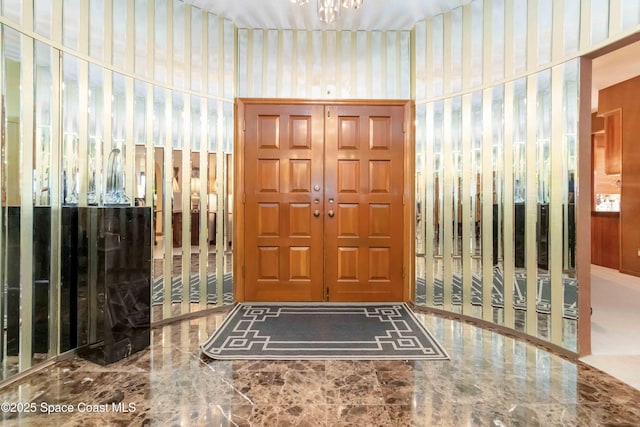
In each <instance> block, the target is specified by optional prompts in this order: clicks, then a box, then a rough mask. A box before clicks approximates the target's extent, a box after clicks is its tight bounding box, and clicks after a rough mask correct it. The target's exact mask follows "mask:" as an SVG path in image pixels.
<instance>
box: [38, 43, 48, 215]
mask: <svg viewBox="0 0 640 427" xmlns="http://www.w3.org/2000/svg"><path fill="white" fill-rule="evenodd" d="M51 55H52V51H51V48H50V47H49V46H46V45H44V44H42V43H40V42H35V64H34V65H35V76H34V79H35V87H36V91H35V98H36V99H35V120H36V123H35V126H36V128H35V141H34V144H35V146H34V161H35V164H34V171H33V180H34V183H33V184H34V185H33V200H34V204H35V205H36V206H49V205H50V204H51V191H50V188H49V174H50V170H51V149H52V141H51V106H52V99H51V88H52V81H51Z"/></svg>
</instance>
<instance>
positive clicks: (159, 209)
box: [152, 125, 166, 321]
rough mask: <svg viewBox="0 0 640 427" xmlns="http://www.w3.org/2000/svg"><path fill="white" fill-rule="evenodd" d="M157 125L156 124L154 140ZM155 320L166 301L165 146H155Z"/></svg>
mask: <svg viewBox="0 0 640 427" xmlns="http://www.w3.org/2000/svg"><path fill="white" fill-rule="evenodd" d="M156 130H157V129H156V126H155V125H154V140H155V137H156V136H155V131H156ZM153 160H154V166H153V176H152V179H153V189H154V191H153V291H152V304H153V310H152V313H153V320H154V321H156V320H161V319H162V304H163V303H164V291H163V281H162V277H163V274H164V247H165V245H164V233H163V224H164V218H163V214H164V212H163V206H164V195H165V194H166V192H165V191H164V188H163V185H164V177H163V169H164V168H163V166H164V148H163V147H155V148H154V154H153Z"/></svg>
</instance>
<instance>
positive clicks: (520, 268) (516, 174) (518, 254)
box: [512, 78, 527, 332]
mask: <svg viewBox="0 0 640 427" xmlns="http://www.w3.org/2000/svg"><path fill="white" fill-rule="evenodd" d="M526 141H527V80H526V79H524V78H523V79H520V80H517V81H515V83H514V87H513V178H512V179H513V214H514V218H513V229H514V230H513V231H514V233H513V249H514V275H515V282H514V296H513V305H514V308H515V329H516V330H517V331H521V332H523V331H524V330H525V327H526V310H527V275H526V272H525V252H526V251H525V239H524V234H525V232H524V231H525V200H526V171H527V169H526V168H527V162H526Z"/></svg>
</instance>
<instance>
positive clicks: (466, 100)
mask: <svg viewBox="0 0 640 427" xmlns="http://www.w3.org/2000/svg"><path fill="white" fill-rule="evenodd" d="M471 99H472V94H470V93H468V94H466V95H464V96H463V97H462V194H461V196H460V199H461V203H462V312H463V313H464V314H466V315H472V314H473V307H472V306H471V289H472V283H473V281H472V269H471V265H472V263H473V259H472V257H471V255H472V254H471V245H470V243H469V242H471V239H472V236H471V228H472V227H474V226H475V218H472V217H471V198H472V189H473V186H472V185H471V183H472V180H473V167H472V155H473V147H472V141H471V139H472V133H471V131H472V127H471V126H472V124H471V122H472V108H471Z"/></svg>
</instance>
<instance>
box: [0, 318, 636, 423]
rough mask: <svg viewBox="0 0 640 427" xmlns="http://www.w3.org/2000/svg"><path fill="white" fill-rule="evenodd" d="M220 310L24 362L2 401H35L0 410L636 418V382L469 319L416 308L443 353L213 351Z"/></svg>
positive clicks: (93, 419)
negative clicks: (125, 339) (116, 356)
mask: <svg viewBox="0 0 640 427" xmlns="http://www.w3.org/2000/svg"><path fill="white" fill-rule="evenodd" d="M223 317H224V314H223V313H216V314H211V315H207V316H204V317H201V318H198V319H191V320H184V321H180V322H176V323H172V324H168V325H165V326H161V327H157V328H154V329H153V330H152V345H151V347H150V348H149V349H148V350H145V351H142V352H139V353H136V354H134V355H132V356H131V357H129V358H127V359H124V360H121V361H118V362H116V363H113V364H111V365H108V366H99V365H95V364H92V363H90V362H87V361H85V360H82V359H79V358H71V359H69V360H65V361H60V362H58V363H55V364H53V365H51V366H49V367H46V368H44V369H42V370H40V371H38V372H35V373H33V374H31V375H29V376H27V377H26V378H23V379H22V380H19V381H17V382H15V383H13V384H10V385H8V386H6V387H4V388H2V389H0V399H1V401H2V402H13V403H27V404H29V405H35V406H34V408H35V409H36V410H35V412H34V413H21V414H18V413H15V412H14V413H11V412H7V411H4V413H3V414H2V418H0V420H2V423H3V425H16V426H32V425H33V426H38V427H41V426H45V425H46V426H49V425H64V426H85V425H86V426H93V425H97V426H101V427H102V426H109V425H123V426H125V425H126V426H128V425H133V426H149V425H151V426H155V425H157V426H165V425H168V426H211V425H215V426H332V427H333V426H460V425H471V426H474V425H479V426H489V425H491V426H601V425H629V426H636V425H640V409H639V405H638V402H640V391H638V390H636V389H633V388H631V387H629V386H626V385H624V384H623V383H622V382H620V381H618V380H616V379H615V378H612V377H610V376H608V375H606V374H604V373H602V372H601V371H598V370H597V369H595V368H592V367H590V366H588V365H585V364H583V363H581V362H577V363H575V362H573V361H570V360H566V359H563V358H561V357H558V356H556V355H554V354H551V353H549V352H546V351H544V350H542V349H540V348H537V347H534V346H531V345H529V344H526V343H524V342H520V341H516V340H514V339H511V338H508V337H505V336H502V335H500V334H498V333H496V332H494V331H489V330H483V329H479V328H477V327H474V326H471V325H468V324H463V323H460V322H456V321H452V320H448V319H443V318H438V317H434V316H430V315H426V314H420V315H419V317H420V319H421V320H422V321H423V323H424V324H425V325H426V326H427V327H428V328H429V329H430V330H431V332H432V333H433V334H434V336H435V337H436V338H437V339H438V340H439V341H440V343H441V344H442V345H443V346H444V348H445V349H446V351H447V352H448V354H449V355H450V360H445V361H403V360H398V361H324V360H319V361H245V360H232V361H217V360H212V359H210V358H208V357H206V356H203V355H202V354H201V353H200V348H199V345H200V343H201V342H204V341H205V340H206V338H207V337H208V336H209V335H210V334H211V333H212V332H213V331H214V330H215V328H216V327H218V326H219V325H220V323H221V322H222V320H223ZM30 408H31V406H30ZM64 408H71V409H72V410H73V412H66V413H62V412H61V411H62V410H63V409H64ZM46 411H50V412H52V413H49V414H47V413H46ZM101 411H102V412H101Z"/></svg>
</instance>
